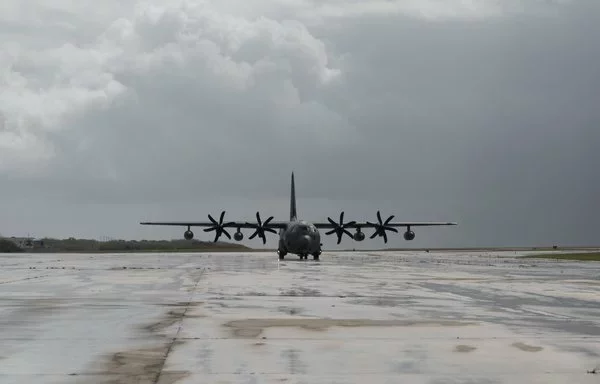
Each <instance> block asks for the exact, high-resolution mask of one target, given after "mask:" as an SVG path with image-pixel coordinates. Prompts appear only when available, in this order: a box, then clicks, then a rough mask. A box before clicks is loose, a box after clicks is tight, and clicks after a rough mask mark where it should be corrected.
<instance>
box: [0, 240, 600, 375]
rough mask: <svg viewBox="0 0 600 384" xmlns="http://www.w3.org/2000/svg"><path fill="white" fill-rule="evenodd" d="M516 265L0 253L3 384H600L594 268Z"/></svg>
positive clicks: (485, 258) (474, 255) (598, 279)
mask: <svg viewBox="0 0 600 384" xmlns="http://www.w3.org/2000/svg"><path fill="white" fill-rule="evenodd" d="M518 255H519V254H517V253H515V252H504V253H503V252H495V253H491V252H469V253H438V252H432V253H425V252H387V253H386V252H373V253H340V252H325V253H324V254H323V256H322V260H321V261H319V262H314V261H311V260H308V261H299V260H297V259H296V258H294V257H293V256H292V257H291V258H290V260H286V261H284V262H279V261H278V260H277V256H276V255H275V254H273V253H264V254H263V253H250V254H179V253H175V254H83V255H80V254H69V255H65V254H45V255H43V254H34V255H16V254H3V255H0V294H1V295H0V342H1V344H2V347H1V348H0V383H32V384H34V383H61V384H62V383H64V384H70V383H84V384H87V383H123V384H126V383H161V384H171V383H181V384H188V383H315V384H317V383H373V384H375V383H408V382H410V383H427V384H442V383H511V384H513V383H544V384H549V383H561V384H562V383H599V382H600V262H570V261H557V260H536V259H518V258H516V256H518ZM595 368H596V369H598V370H599V373H598V374H593V373H590V371H593V370H594V369H595Z"/></svg>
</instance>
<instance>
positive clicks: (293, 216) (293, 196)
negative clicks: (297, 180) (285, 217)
mask: <svg viewBox="0 0 600 384" xmlns="http://www.w3.org/2000/svg"><path fill="white" fill-rule="evenodd" d="M296 218H297V215H296V187H295V185H294V172H292V190H291V194H290V221H294V220H296Z"/></svg>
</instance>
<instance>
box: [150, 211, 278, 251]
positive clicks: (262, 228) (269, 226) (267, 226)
mask: <svg viewBox="0 0 600 384" xmlns="http://www.w3.org/2000/svg"><path fill="white" fill-rule="evenodd" d="M224 216H225V211H223V212H221V216H220V217H219V221H217V220H215V219H214V218H213V217H212V216H211V215H208V219H209V220H210V221H142V222H141V223H140V224H141V225H166V226H178V227H187V230H186V231H185V232H184V234H183V237H184V238H185V239H187V240H191V239H193V238H194V233H193V232H192V231H191V230H190V227H207V228H205V229H204V232H212V231H215V239H214V241H215V242H216V241H217V240H219V237H221V235H225V236H226V237H227V238H228V239H231V235H230V234H229V232H228V231H227V228H236V229H238V228H239V229H242V228H251V229H254V230H255V231H254V233H253V234H252V235H251V236H250V237H249V239H253V238H254V237H256V236H258V237H260V238H261V239H262V240H263V243H266V241H267V239H266V236H265V232H271V233H275V234H277V231H276V229H281V228H285V227H286V225H287V222H281V221H271V220H273V216H271V217H269V218H268V219H267V220H265V221H264V222H263V221H262V220H261V219H260V214H259V213H258V212H256V222H248V221H235V220H234V221H227V222H224V221H223V218H224ZM234 237H235V239H236V240H237V241H239V240H241V239H242V237H243V235H242V233H241V232H240V231H237V232H236V233H235V234H234Z"/></svg>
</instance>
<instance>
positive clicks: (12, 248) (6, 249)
mask: <svg viewBox="0 0 600 384" xmlns="http://www.w3.org/2000/svg"><path fill="white" fill-rule="evenodd" d="M10 252H23V249H22V248H20V247H19V246H18V245H17V244H15V243H13V242H12V241H10V240H8V239H0V253H10Z"/></svg>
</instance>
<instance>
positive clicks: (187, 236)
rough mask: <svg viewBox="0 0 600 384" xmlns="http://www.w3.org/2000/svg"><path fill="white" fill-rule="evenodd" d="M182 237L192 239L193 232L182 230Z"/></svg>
mask: <svg viewBox="0 0 600 384" xmlns="http://www.w3.org/2000/svg"><path fill="white" fill-rule="evenodd" d="M183 238H184V239H186V240H192V239H193V238H194V232H192V231H190V230H189V229H188V230H187V231H185V232H183Z"/></svg>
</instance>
